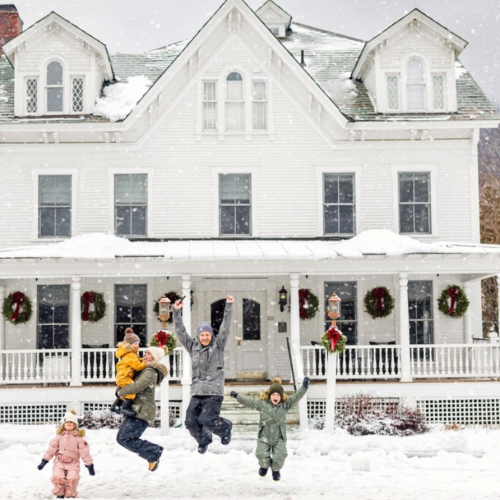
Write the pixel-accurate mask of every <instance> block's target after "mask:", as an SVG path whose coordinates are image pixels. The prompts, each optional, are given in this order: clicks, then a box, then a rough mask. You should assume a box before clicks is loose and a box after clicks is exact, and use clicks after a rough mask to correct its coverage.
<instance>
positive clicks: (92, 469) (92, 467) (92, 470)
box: [85, 464, 95, 476]
mask: <svg viewBox="0 0 500 500" xmlns="http://www.w3.org/2000/svg"><path fill="white" fill-rule="evenodd" d="M85 467H87V469H88V470H89V474H90V475H91V476H95V469H94V464H91V465H86V466H85Z"/></svg>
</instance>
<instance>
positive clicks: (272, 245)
mask: <svg viewBox="0 0 500 500" xmlns="http://www.w3.org/2000/svg"><path fill="white" fill-rule="evenodd" d="M470 253H480V254H489V253H494V254H500V246H498V245H476V244H455V243H443V242H439V243H438V242H435V243H422V242H420V241H418V240H416V239H414V238H410V237H409V236H402V235H400V234H396V233H393V232H391V231H387V230H372V231H364V232H362V233H360V234H359V235H358V236H355V237H354V238H351V239H349V240H341V241H324V240H182V241H177V240H176V241H165V242H144V241H142V242H141V241H138V242H132V241H129V240H127V239H125V238H118V237H116V236H112V235H106V234H101V233H91V234H85V235H81V236H75V237H74V238H70V239H68V240H66V241H63V242H61V243H51V244H47V245H39V246H31V247H23V248H17V249H5V250H0V259H12V258H35V259H43V258H67V259H114V258H116V257H160V258H165V259H172V260H207V259H227V260H238V259H239V260H246V259H252V260H291V259H297V260H322V259H335V258H337V257H345V258H362V257H363V256H366V255H388V256H399V255H410V254H470Z"/></svg>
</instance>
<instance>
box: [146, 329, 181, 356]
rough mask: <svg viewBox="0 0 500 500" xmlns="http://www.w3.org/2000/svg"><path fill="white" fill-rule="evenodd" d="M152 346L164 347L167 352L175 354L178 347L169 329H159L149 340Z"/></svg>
mask: <svg viewBox="0 0 500 500" xmlns="http://www.w3.org/2000/svg"><path fill="white" fill-rule="evenodd" d="M149 345H150V346H151V347H162V348H163V349H165V351H166V354H173V353H174V349H175V348H176V347H177V341H176V340H175V337H174V336H173V335H172V334H171V333H170V332H169V331H168V330H159V331H158V333H157V334H156V335H153V336H152V337H151V340H150V342H149Z"/></svg>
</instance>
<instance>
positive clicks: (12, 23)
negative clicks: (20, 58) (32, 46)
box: [0, 4, 23, 54]
mask: <svg viewBox="0 0 500 500" xmlns="http://www.w3.org/2000/svg"><path fill="white" fill-rule="evenodd" d="M22 31H23V21H22V20H21V18H20V17H19V13H18V12H17V9H16V6H15V5H13V4H10V5H0V54H1V51H2V47H3V46H4V45H5V44H6V43H7V42H9V41H10V40H12V39H13V38H15V37H16V36H17V35H19V34H20V33H21V32H22Z"/></svg>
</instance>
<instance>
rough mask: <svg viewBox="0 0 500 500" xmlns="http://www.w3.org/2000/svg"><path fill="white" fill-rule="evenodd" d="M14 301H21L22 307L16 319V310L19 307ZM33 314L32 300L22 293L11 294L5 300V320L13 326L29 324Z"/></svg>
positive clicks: (3, 311) (3, 312) (3, 310)
mask: <svg viewBox="0 0 500 500" xmlns="http://www.w3.org/2000/svg"><path fill="white" fill-rule="evenodd" d="M14 300H16V301H19V300H21V306H20V309H19V313H18V315H17V318H16V319H13V318H14V313H15V308H16V307H17V306H16V304H17V302H14ZM32 312H33V310H32V307H31V300H30V298H29V297H28V296H27V295H26V294H24V293H22V292H14V293H9V295H7V297H5V299H4V300H3V304H2V314H3V315H4V318H5V319H6V320H7V321H9V322H10V323H12V324H13V325H20V324H22V323H27V322H28V321H29V320H30V319H31V314H32Z"/></svg>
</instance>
